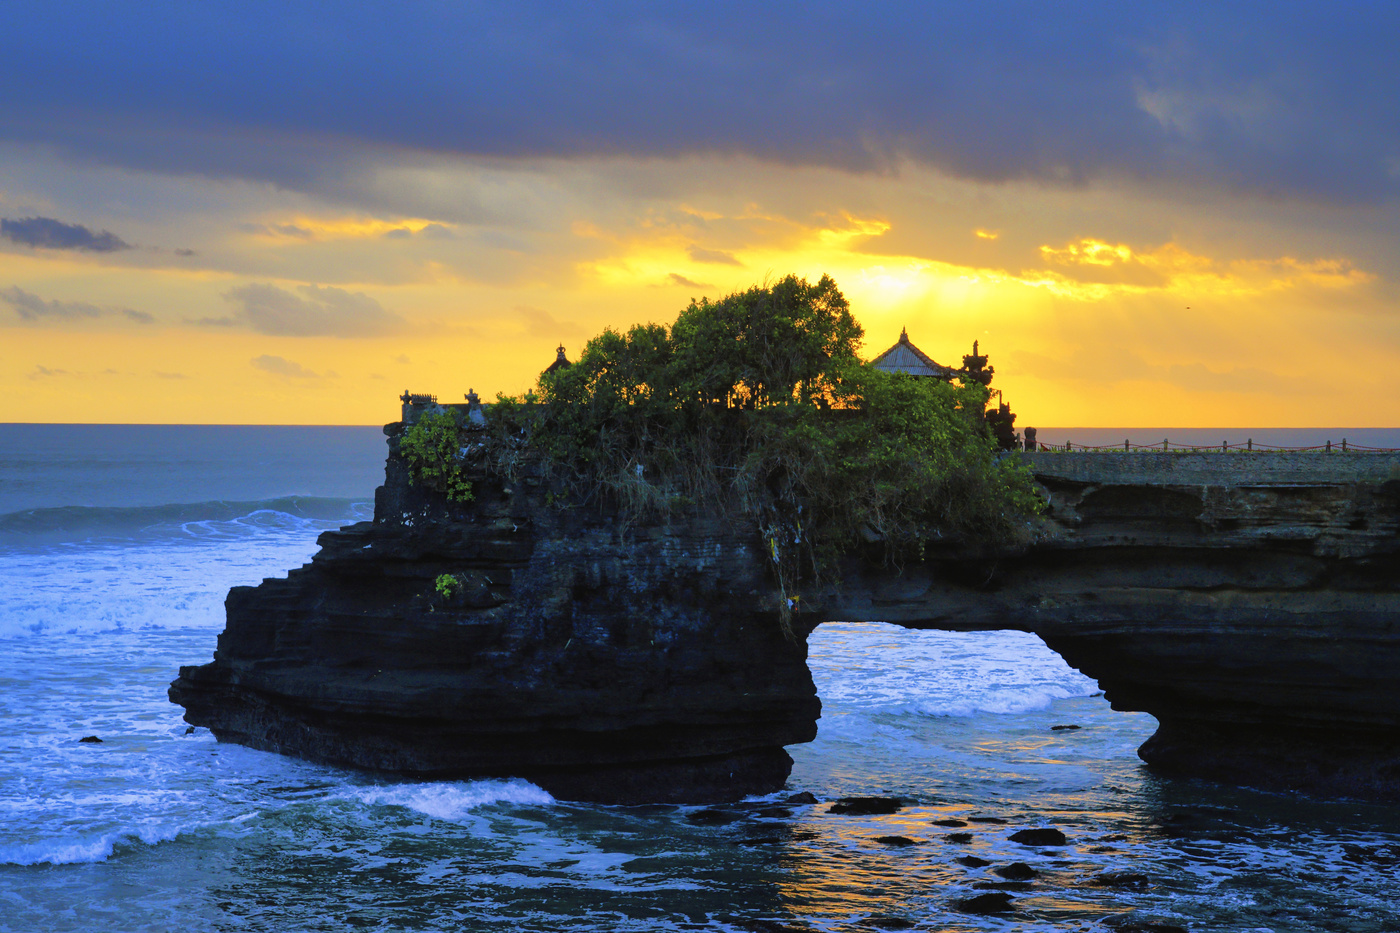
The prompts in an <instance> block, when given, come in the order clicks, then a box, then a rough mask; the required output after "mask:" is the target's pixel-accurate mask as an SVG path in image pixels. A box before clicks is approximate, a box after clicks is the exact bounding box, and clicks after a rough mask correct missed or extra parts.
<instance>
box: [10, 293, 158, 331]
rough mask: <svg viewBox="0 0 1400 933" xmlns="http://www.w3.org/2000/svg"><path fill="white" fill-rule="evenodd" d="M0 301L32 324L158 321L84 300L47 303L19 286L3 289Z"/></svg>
mask: <svg viewBox="0 0 1400 933" xmlns="http://www.w3.org/2000/svg"><path fill="white" fill-rule="evenodd" d="M0 301H3V302H5V303H6V304H8V305H9V306H10V307H11V308H13V309H14V310H15V313H16V314H18V315H19V317H20V320H22V321H28V322H31V323H41V322H46V321H52V322H60V321H61V322H73V321H82V320H92V319H94V318H104V317H124V318H126V319H127V320H129V321H135V322H136V323H137V324H150V323H152V322H153V321H154V320H155V318H154V317H152V316H151V315H149V314H147V313H146V312H145V311H136V310H133V309H131V308H116V307H101V306H99V305H94V304H88V303H87V302H85V301H59V300H57V299H49V300H45V299H43V298H40V297H39V296H38V295H35V294H33V293H32V292H27V291H25V290H24V289H22V288H20V287H19V286H18V285H11V286H10V287H9V288H6V289H0Z"/></svg>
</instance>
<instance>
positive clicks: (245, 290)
mask: <svg viewBox="0 0 1400 933" xmlns="http://www.w3.org/2000/svg"><path fill="white" fill-rule="evenodd" d="M297 292H298V293H299V294H294V293H292V292H289V291H287V290H286V289H283V288H278V287H277V286H276V285H268V284H262V283H254V284H251V285H240V286H238V287H237V288H232V289H230V290H229V291H228V292H226V293H225V294H224V297H225V298H227V299H228V300H229V301H232V302H234V303H235V304H237V305H238V306H239V307H238V310H237V312H235V313H234V314H233V315H231V316H228V317H217V318H208V317H206V318H199V319H197V320H194V321H192V322H191V323H194V324H199V325H203V326H206V327H246V328H248V329H250V330H254V331H257V332H258V333H260V334H268V335H269V336H274V337H380V336H384V335H386V334H394V333H399V332H401V331H403V330H405V329H406V328H407V326H408V324H407V322H406V321H405V320H404V319H403V318H402V317H400V316H399V315H397V314H395V313H393V312H392V311H388V310H386V309H385V308H384V306H383V305H381V304H380V303H379V302H378V301H376V300H375V299H373V298H371V297H369V296H368V295H366V294H364V293H363V292H348V291H346V290H345V289H343V288H336V287H334V286H330V285H299V286H297Z"/></svg>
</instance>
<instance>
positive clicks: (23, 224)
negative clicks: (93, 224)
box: [0, 217, 133, 253]
mask: <svg viewBox="0 0 1400 933" xmlns="http://www.w3.org/2000/svg"><path fill="white" fill-rule="evenodd" d="M0 237H4V238H5V239H7V240H11V241H13V242H15V243H19V244H21V245H23V246H33V247H35V248H38V249H70V250H81V251H83V252H89V253H115V252H118V251H120V250H124V249H132V248H133V247H132V245H131V244H130V243H128V242H126V241H125V240H123V239H122V238H121V237H119V236H117V235H116V234H115V233H111V232H109V231H107V230H103V231H101V232H100V233H94V232H92V230H90V229H88V228H87V227H84V226H83V225H82V224H68V223H64V222H63V221H61V220H54V219H53V218H52V217H21V218H20V219H18V220H10V219H8V218H0Z"/></svg>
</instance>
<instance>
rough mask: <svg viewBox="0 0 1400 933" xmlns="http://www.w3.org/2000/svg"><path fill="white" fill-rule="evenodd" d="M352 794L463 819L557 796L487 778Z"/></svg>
mask: <svg viewBox="0 0 1400 933" xmlns="http://www.w3.org/2000/svg"><path fill="white" fill-rule="evenodd" d="M353 796H354V797H355V798H357V799H358V800H360V801H361V802H363V803H367V804H371V805H380V806H392V807H406V808H408V809H410V810H414V811H416V812H418V813H422V814H423V815H424V816H429V817H432V818H433V819H438V820H461V819H463V818H465V817H467V816H469V815H470V814H471V813H472V812H473V811H475V810H477V809H479V808H481V807H485V806H490V805H491V804H513V805H515V806H546V805H549V804H552V803H554V798H553V797H551V796H550V795H549V794H548V793H546V792H545V791H543V790H541V789H540V788H538V787H536V786H535V785H534V784H531V783H530V782H528V781H522V780H517V779H511V780H484V781H451V782H433V783H428V784H399V785H395V786H393V787H375V788H366V789H362V790H359V791H356V792H354V794H353Z"/></svg>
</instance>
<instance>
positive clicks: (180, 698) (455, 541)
mask: <svg viewBox="0 0 1400 933" xmlns="http://www.w3.org/2000/svg"><path fill="white" fill-rule="evenodd" d="M386 430H387V431H388V432H389V433H390V434H391V435H392V434H395V433H397V432H398V431H399V430H401V425H390V426H389V427H388V428H387V429H386ZM391 447H392V443H391ZM527 473H528V471H527ZM472 479H473V481H474V487H475V500H474V501H472V502H470V503H467V504H462V505H457V504H449V503H448V502H447V501H446V500H445V499H444V498H443V497H442V496H440V495H435V494H432V493H427V492H424V491H423V490H422V489H419V488H415V487H413V486H411V485H410V484H409V483H408V477H407V475H406V473H405V467H404V464H403V462H402V461H401V460H400V459H399V458H398V457H397V456H396V455H392V454H391V456H390V458H389V461H388V466H387V475H386V482H385V485H384V486H383V487H381V488H380V489H379V491H378V493H377V496H376V503H375V518H374V521H372V522H364V523H361V524H358V525H352V526H350V527H348V528H344V529H341V530H339V531H333V532H327V533H325V534H324V535H322V536H321V538H320V542H319V543H320V545H321V551H320V553H318V554H317V555H316V556H315V558H314V559H313V560H312V562H311V563H310V564H309V565H307V566H305V567H303V568H301V569H299V570H293V571H291V572H290V573H289V574H288V575H287V578H286V579H285V580H279V579H272V580H266V581H264V582H263V583H262V584H261V585H260V586H257V587H238V588H235V589H234V590H232V591H231V592H230V593H229V596H228V600H227V610H228V625H227V628H226V630H225V631H224V633H223V634H222V635H220V637H219V644H218V650H217V652H216V653H215V659H214V661H213V662H212V663H210V664H206V665H203V666H200V667H184V668H181V670H180V677H179V679H178V680H176V681H175V683H174V684H173V685H172V686H171V691H170V695H171V699H172V700H174V701H175V702H176V703H180V704H182V705H184V706H185V707H186V716H185V718H186V719H187V720H188V721H189V722H191V723H194V724H196V725H202V726H207V727H209V728H210V729H211V730H212V731H213V732H214V733H215V734H216V735H217V736H218V737H219V738H220V739H221V740H224V741H233V742H238V743H241V744H245V745H250V746H253V747H256V748H262V749H267V750H271V751H277V752H282V753H286V754H292V755H297V756H301V757H305V758H309V759H313V760H319V761H325V762H333V763H337V764H344V765H352V766H360V767H366V768H376V769H386V770H392V771H398V772H406V773H413V774H419V775H424V776H448V775H472V776H483V775H500V776H506V775H509V776H516V777H524V778H527V779H529V780H531V781H534V782H535V783H537V784H539V785H540V786H542V787H544V788H545V789H547V790H549V791H550V792H551V793H553V794H555V795H556V796H558V797H561V798H564V799H579V800H593V801H604V802H635V801H665V800H684V801H694V802H704V801H713V800H726V799H736V798H738V797H742V796H744V795H746V794H751V793H766V792H770V791H773V790H776V789H778V788H780V787H781V786H782V785H783V782H784V780H785V779H786V777H787V774H788V770H789V769H790V767H791V759H790V758H789V757H788V755H787V753H786V752H785V751H784V750H783V746H785V745H791V744H794V743H798V742H807V741H811V739H812V738H813V737H814V736H815V734H816V719H817V717H818V715H819V711H820V703H819V701H818V700H817V698H816V690H815V688H814V686H813V684H812V679H811V675H810V674H809V673H808V671H807V667H806V648H805V644H803V643H801V640H800V639H799V641H798V642H796V643H794V642H792V641H789V640H787V639H785V638H784V637H783V636H782V634H781V632H780V630H779V627H778V624H777V620H776V613H775V612H774V611H773V608H772V603H771V600H768V601H766V605H767V608H766V609H765V608H764V606H765V598H764V597H765V594H766V587H767V583H766V581H765V579H764V564H763V562H762V561H761V560H759V559H758V558H757V556H756V555H755V554H754V552H753V545H754V541H753V540H752V535H751V533H745V532H743V531H739V530H736V529H733V528H729V527H726V526H725V525H724V524H722V523H721V522H719V521H715V520H709V519H705V518H694V517H693V518H692V519H691V520H689V521H686V522H684V523H675V524H667V523H665V522H661V523H655V524H642V523H628V522H623V521H621V520H619V519H618V517H617V516H616V515H615V514H613V513H611V512H609V511H607V510H600V509H590V508H585V507H576V508H560V507H557V506H556V505H553V504H552V500H553V496H552V495H551V490H549V489H548V488H547V487H546V485H545V484H543V483H542V482H541V481H540V480H539V479H538V478H537V477H531V476H529V475H526V476H522V477H521V478H520V479H519V480H518V481H515V482H511V483H507V482H503V481H502V480H500V479H499V478H495V479H493V478H491V477H489V476H487V475H486V474H485V473H483V472H478V473H477V474H476V475H474V476H473V477H472ZM443 574H451V575H453V576H454V579H455V581H456V583H455V585H454V586H453V588H452V589H453V592H452V594H451V596H450V597H446V596H444V595H442V594H441V593H440V592H439V591H438V590H437V588H436V587H435V581H436V580H437V579H438V578H439V577H440V576H441V575H443Z"/></svg>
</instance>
